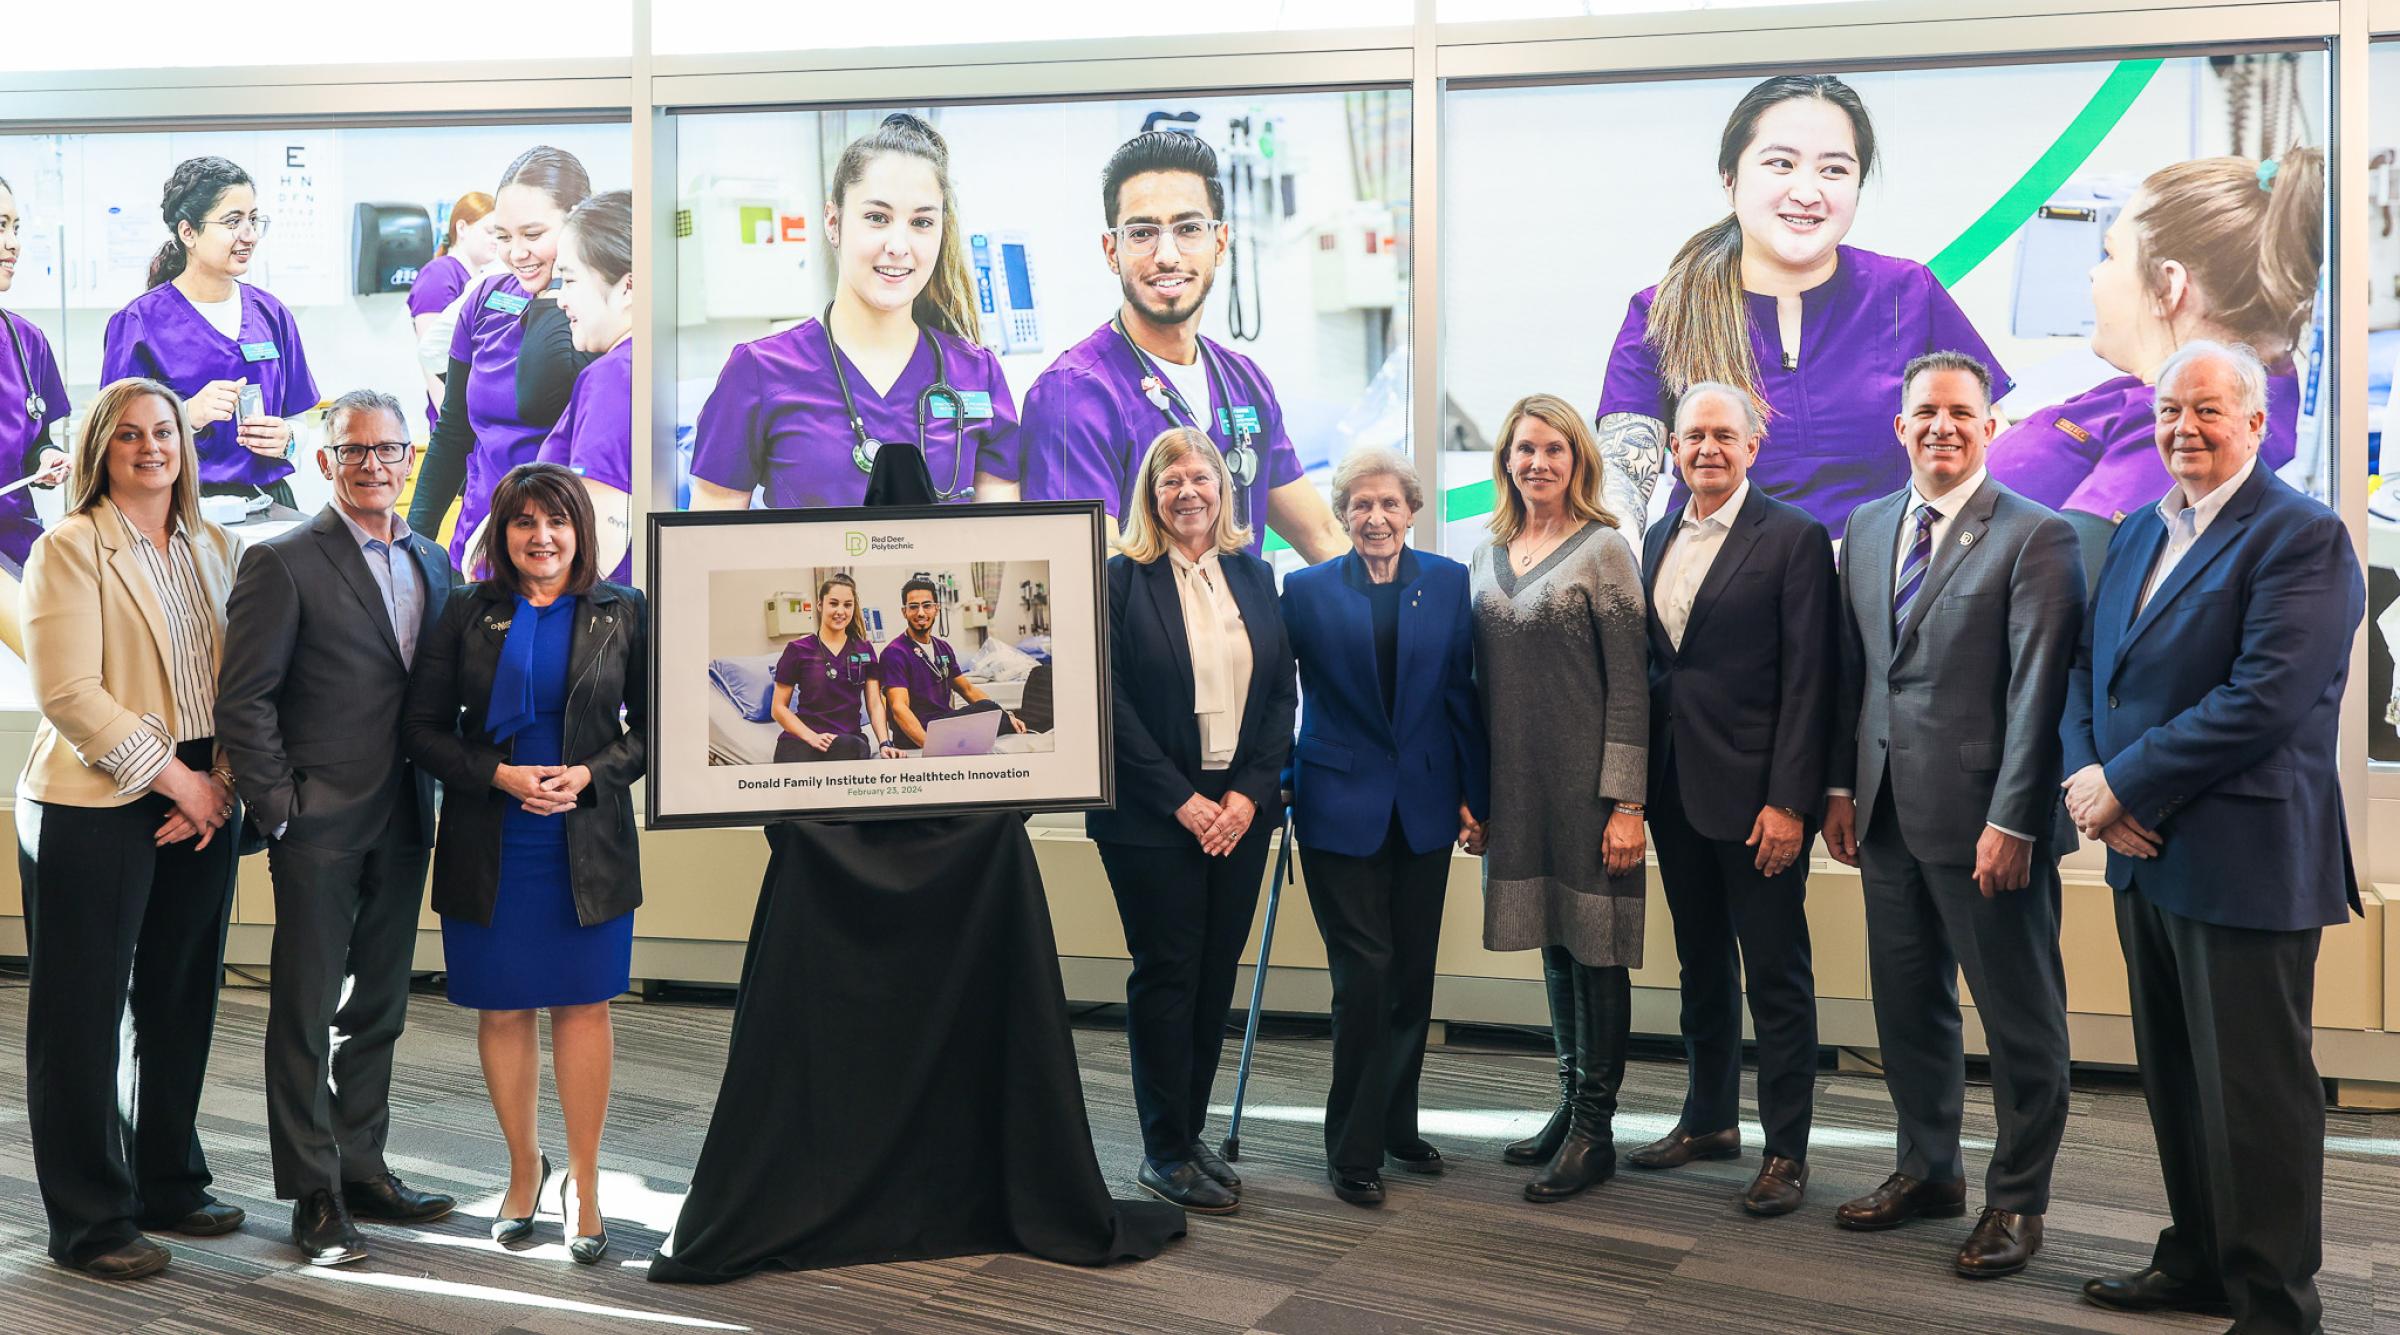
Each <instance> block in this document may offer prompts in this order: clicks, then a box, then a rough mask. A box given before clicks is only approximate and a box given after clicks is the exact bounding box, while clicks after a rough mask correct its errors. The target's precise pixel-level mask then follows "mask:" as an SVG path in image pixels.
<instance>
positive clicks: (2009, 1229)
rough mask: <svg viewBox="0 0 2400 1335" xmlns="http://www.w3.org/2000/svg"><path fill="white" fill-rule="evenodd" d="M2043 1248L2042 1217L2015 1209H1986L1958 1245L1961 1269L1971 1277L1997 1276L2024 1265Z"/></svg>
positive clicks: (2009, 1272)
mask: <svg viewBox="0 0 2400 1335" xmlns="http://www.w3.org/2000/svg"><path fill="white" fill-rule="evenodd" d="M2041 1249H2042V1217H2041V1216H2040V1215H2038V1214H2018V1213H2016V1212H2015V1211H2013V1210H1991V1209H1987V1210H1985V1211H1984V1212H1983V1218H1981V1219H1978V1220H1976V1221H1975V1231H1974V1232H1973V1233H1972V1234H1969V1235H1968V1237H1967V1245H1966V1246H1964V1247H1961V1248H1959V1249H1958V1273H1960V1274H1962V1275H1965V1276H1966V1277H1967V1278H1969V1279H1998V1278H2000V1277H2001V1276H2002V1275H2013V1274H2015V1273H2017V1272H2018V1271H2020V1270H2023V1269H2024V1268H2025V1265H2026V1263H2027V1262H2028V1261H2031V1260H2032V1259H2033V1254H2034V1253H2035V1252H2038V1251H2040V1250H2041Z"/></svg>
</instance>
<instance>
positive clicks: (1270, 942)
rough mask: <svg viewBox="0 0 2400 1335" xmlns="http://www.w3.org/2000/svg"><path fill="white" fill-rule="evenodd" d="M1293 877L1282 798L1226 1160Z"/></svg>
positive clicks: (1287, 807)
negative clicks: (1279, 913)
mask: <svg viewBox="0 0 2400 1335" xmlns="http://www.w3.org/2000/svg"><path fill="white" fill-rule="evenodd" d="M1291 879H1292V807H1291V799H1290V798H1289V797H1286V798H1285V799H1284V807H1283V845H1282V847H1281V848H1279V849H1277V850H1276V853H1275V875H1274V876H1273V878H1272V879H1270V880H1269V881H1268V882H1267V925H1266V929H1265V930H1264V931H1262V932H1260V933H1259V936H1258V967H1257V968H1256V969H1253V970H1252V971H1251V973H1250V1019H1249V1022H1248V1023H1247V1024H1245V1025H1244V1026H1243V1028H1242V1065H1241V1069H1240V1070H1239V1071H1238V1072H1236V1073H1235V1075H1234V1077H1233V1120H1232V1121H1231V1123H1229V1124H1228V1125H1227V1126H1226V1128H1225V1144H1224V1147H1223V1148H1222V1149H1221V1150H1219V1151H1218V1152H1219V1153H1221V1154H1223V1155H1224V1156H1225V1161H1226V1162H1227V1163H1232V1162H1234V1161H1235V1160H1237V1159H1240V1158H1241V1157H1242V1098H1243V1096H1244V1095H1246V1094H1248V1093H1249V1092H1250V1057H1251V1054H1253V1053H1255V1052H1257V1051H1258V1012H1259V1007H1260V1006H1261V1005H1263V1004H1264V1003H1265V1001H1266V996H1267V955H1268V954H1269V953H1270V952H1272V951H1273V950H1274V949H1275V910H1276V908H1277V907H1279V906H1280V905H1281V904H1282V903H1283V887H1284V886H1285V885H1286V884H1288V883H1289V882H1290V881H1291Z"/></svg>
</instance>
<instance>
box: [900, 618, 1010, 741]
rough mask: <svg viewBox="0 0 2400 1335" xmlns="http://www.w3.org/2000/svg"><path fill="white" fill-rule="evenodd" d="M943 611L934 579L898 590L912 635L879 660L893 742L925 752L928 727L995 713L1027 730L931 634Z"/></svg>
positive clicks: (945, 642)
mask: <svg viewBox="0 0 2400 1335" xmlns="http://www.w3.org/2000/svg"><path fill="white" fill-rule="evenodd" d="M941 610H942V603H941V591H940V590H938V589H936V588H934V587H933V581H932V580H927V579H912V580H910V581H909V582H907V583H906V584H903V585H901V586H900V616H901V618H902V619H903V620H905V621H906V622H907V623H908V632H907V633H906V634H904V635H901V636H899V637H897V638H895V639H894V640H893V641H892V642H891V643H890V644H887V645H885V646H883V653H882V654H881V655H880V656H878V657H877V659H876V667H877V669H878V670H879V672H880V674H881V683H882V689H883V702H884V710H885V712H886V713H887V714H889V715H890V716H891V720H892V733H893V736H892V740H893V741H895V742H897V743H899V744H901V745H903V746H913V747H921V746H923V745H925V725H926V724H928V723H932V722H935V721H937V720H940V719H946V718H957V717H958V716H959V715H961V714H983V713H989V712H991V711H992V710H996V709H998V710H1000V714H1001V717H1002V718H1003V719H1004V720H1006V722H1007V724H1008V726H1010V727H1012V728H1014V729H1015V730H1016V731H1018V732H1023V731H1025V720H1023V719H1021V718H1018V717H1017V716H1016V715H1014V714H1011V713H1009V712H1008V711H1007V710H1005V709H1000V702H999V701H997V700H994V699H991V698H989V697H988V696H986V695H985V694H984V693H983V690H982V688H981V687H978V686H977V685H976V684H975V683H974V682H971V681H969V680H967V676H966V671H967V668H966V665H965V664H964V663H961V662H959V661H958V651H957V650H956V649H953V648H951V647H950V642H949V641H948V640H945V639H943V638H942V637H941V636H939V635H936V634H934V633H933V623H934V619H935V618H936V617H938V616H939V615H941Z"/></svg>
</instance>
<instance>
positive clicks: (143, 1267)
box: [68, 1238, 167, 1280]
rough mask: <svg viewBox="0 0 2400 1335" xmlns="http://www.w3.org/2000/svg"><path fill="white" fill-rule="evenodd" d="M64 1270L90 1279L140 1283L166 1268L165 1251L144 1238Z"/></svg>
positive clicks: (76, 1263) (136, 1239)
mask: <svg viewBox="0 0 2400 1335" xmlns="http://www.w3.org/2000/svg"><path fill="white" fill-rule="evenodd" d="M68 1268H69V1269H71V1270H80V1271H82V1272H83V1273H85V1274H87V1275H90V1276H91V1277H92V1278H94V1279H111V1280H114V1279H141V1278H143V1277H145V1276H149V1275H155V1274H157V1273H158V1272H159V1271H161V1270H164V1269H166V1268H167V1249H166V1248H164V1247H161V1246H159V1245H158V1244H157V1243H155V1242H152V1241H151V1240H150V1239H148V1238H135V1239H134V1240H133V1241H131V1242H128V1243H126V1244H125V1245H124V1246H122V1247H119V1248H117V1249H116V1250H115V1251H107V1252H102V1253H100V1254H99V1255H98V1256H95V1257H93V1258H91V1259H90V1260H88V1261H78V1262H75V1263H73V1264H72V1265H70V1266H69V1267H68Z"/></svg>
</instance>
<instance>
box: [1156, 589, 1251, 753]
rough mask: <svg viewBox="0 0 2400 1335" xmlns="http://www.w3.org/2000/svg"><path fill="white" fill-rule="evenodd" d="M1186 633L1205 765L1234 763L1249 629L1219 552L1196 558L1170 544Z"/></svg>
mask: <svg viewBox="0 0 2400 1335" xmlns="http://www.w3.org/2000/svg"><path fill="white" fill-rule="evenodd" d="M1167 559H1168V560H1170V561H1172V562H1173V563H1174V569H1175V593H1176V596H1177V598H1178V600H1179V601H1180V602H1181V603H1182V604H1183V634H1184V638H1185V639H1186V640H1187V641H1189V642H1190V644H1191V647H1192V712H1193V713H1194V714H1196V715H1198V716H1199V724H1200V768H1202V769H1204V770H1221V769H1231V768H1232V767H1233V752H1234V749H1235V747H1236V746H1237V745H1238V744H1239V743H1240V741H1241V736H1242V709H1243V706H1244V705H1245V704H1246V703H1247V701H1248V700H1249V697H1250V632H1249V631H1248V630H1247V629H1245V628H1244V627H1243V625H1242V609H1241V607H1240V605H1238V604H1236V603H1235V602H1234V601H1233V590H1232V589H1231V588H1230V587H1228V586H1227V585H1226V583H1225V572H1224V571H1223V570H1222V569H1220V568H1219V567H1218V564H1217V553H1215V552H1213V551H1212V552H1210V553H1208V554H1207V555H1205V556H1203V557H1201V558H1200V559H1199V560H1197V561H1194V560H1192V559H1191V558H1190V557H1188V556H1185V555H1184V554H1183V553H1182V552H1180V551H1175V550H1173V549H1169V550H1168V552H1167Z"/></svg>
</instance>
